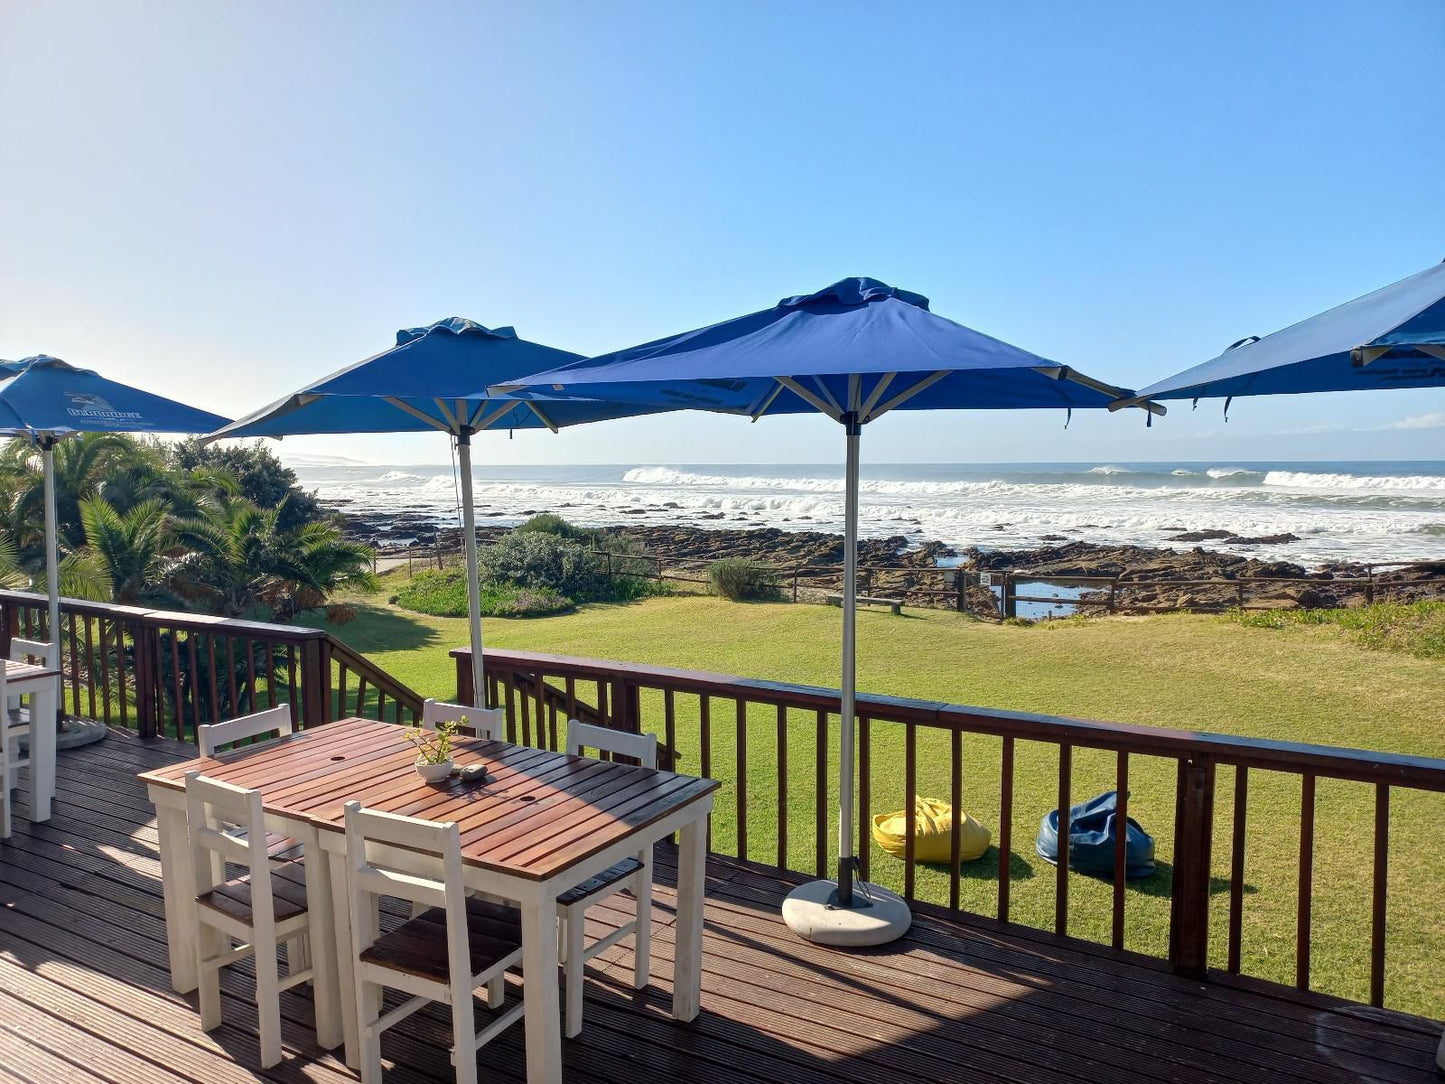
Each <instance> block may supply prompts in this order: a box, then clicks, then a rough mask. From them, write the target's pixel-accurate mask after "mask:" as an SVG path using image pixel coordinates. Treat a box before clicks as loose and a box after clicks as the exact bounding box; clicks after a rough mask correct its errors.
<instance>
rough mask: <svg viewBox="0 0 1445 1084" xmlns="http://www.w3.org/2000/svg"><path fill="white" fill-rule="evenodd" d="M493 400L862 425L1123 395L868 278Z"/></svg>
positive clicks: (519, 386) (570, 370)
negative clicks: (905, 415)
mask: <svg viewBox="0 0 1445 1084" xmlns="http://www.w3.org/2000/svg"><path fill="white" fill-rule="evenodd" d="M495 390H497V391H507V392H516V393H521V394H525V393H528V392H531V393H547V392H553V393H572V394H576V395H586V396H588V397H591V398H595V399H604V400H613V401H640V402H647V403H654V404H658V405H666V406H671V407H697V408H700V409H703V410H716V411H722V412H725V413H732V414H746V415H749V416H750V417H754V418H757V417H761V416H762V415H763V414H801V413H812V412H817V411H821V412H822V413H824V414H827V415H828V416H829V417H831V418H833V419H834V420H841V419H842V417H843V415H845V414H848V413H853V414H855V415H856V417H857V421H858V422H859V424H863V423H866V422H869V421H872V420H873V419H874V418H877V417H879V416H880V415H882V414H884V413H886V412H887V411H889V410H895V409H907V410H957V409H969V410H1018V409H1023V408H1027V407H1064V408H1072V407H1076V406H1078V407H1098V406H1105V405H1107V403H1108V401H1109V400H1110V399H1111V398H1114V397H1117V392H1118V389H1117V388H1114V387H1112V386H1111V385H1108V384H1103V383H1101V382H1099V381H1096V380H1093V379H1091V378H1089V377H1086V376H1084V375H1083V374H1081V373H1078V372H1075V371H1074V370H1073V369H1070V368H1069V367H1068V366H1067V365H1061V364H1059V363H1058V362H1056V361H1050V360H1048V359H1047V358H1042V357H1039V356H1038V355H1037V354H1032V353H1030V352H1029V351H1027V350H1023V349H1021V348H1019V347H1017V346H1011V345H1009V344H1008V343H1006V342H1001V341H1000V340H998V339H995V338H992V337H990V336H988V335H985V334H983V333H982V332H980V331H974V330H973V329H972V328H968V327H964V326H963V325H962V324H957V323H954V322H953V321H952V320H948V319H945V318H944V317H942V316H938V315H936V314H934V313H932V312H930V311H929V308H928V298H926V297H924V296H922V295H921V294H915V293H910V292H909V291H907V290H900V289H898V288H896V287H893V286H889V285H887V284H885V283H882V282H879V281H878V280H877V279H870V278H851V279H843V280H842V281H841V282H835V283H834V284H833V285H831V286H829V287H827V288H826V289H823V290H819V291H818V292H817V293H814V294H806V295H801V296H798V297H788V298H784V299H783V300H782V301H780V302H778V303H777V304H776V305H774V306H773V307H772V308H769V309H763V310H762V311H760V312H754V313H750V314H748V315H747V316H740V317H738V318H737V319H734V320H727V321H724V322H723V323H720V324H713V325H711V326H710V327H705V328H700V329H698V330H696V331H687V332H684V333H682V334H681V335H673V336H671V337H669V338H666V339H658V340H656V341H655V342H650V343H644V344H643V345H641V346H634V347H631V348H629V349H627V350H619V351H616V352H615V353H611V354H604V355H602V356H600V357H595V358H590V359H587V360H583V361H575V362H571V363H569V364H567V365H564V366H561V367H560V368H556V369H553V370H551V371H548V372H540V373H537V374H535V375H532V376H529V377H527V378H525V379H523V380H516V381H510V382H507V383H506V384H504V385H501V386H499V387H496V389H495Z"/></svg>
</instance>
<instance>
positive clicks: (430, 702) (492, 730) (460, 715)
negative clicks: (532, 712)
mask: <svg viewBox="0 0 1445 1084" xmlns="http://www.w3.org/2000/svg"><path fill="white" fill-rule="evenodd" d="M505 722H506V717H505V714H504V713H503V711H502V709H501V708H475V707H472V706H471V705H470V704H452V703H448V702H447V701H445V700H434V699H432V698H430V697H428V698H427V699H426V700H425V701H423V702H422V706H421V727H422V729H423V730H435V729H436V728H437V724H438V723H459V724H461V729H462V732H463V733H466V734H471V735H472V737H474V738H483V739H486V740H487V741H493V740H496V739H497V738H498V737H500V736H501V733H502V724H503V723H505Z"/></svg>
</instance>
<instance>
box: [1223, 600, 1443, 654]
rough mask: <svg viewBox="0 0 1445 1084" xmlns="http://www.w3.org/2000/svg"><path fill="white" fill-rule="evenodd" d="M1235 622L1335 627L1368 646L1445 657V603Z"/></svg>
mask: <svg viewBox="0 0 1445 1084" xmlns="http://www.w3.org/2000/svg"><path fill="white" fill-rule="evenodd" d="M1235 620H1237V621H1238V622H1239V623H1240V624H1242V625H1247V626H1249V627H1251V628H1260V629H1284V628H1292V627H1294V626H1296V625H1334V626H1336V627H1337V628H1341V629H1344V630H1345V631H1346V632H1347V633H1349V634H1350V636H1351V638H1352V639H1354V640H1355V641H1356V642H1357V643H1359V644H1362V645H1363V646H1365V647H1371V648H1376V649H1379V650H1385V651H1398V652H1402V653H1404V654H1407V655H1414V656H1416V657H1417V658H1422V659H1439V658H1445V602H1380V603H1376V604H1375V605H1373V606H1359V607H1355V608H1353V609H1339V610H1252V611H1248V612H1246V613H1243V614H1239V615H1237V616H1236V617H1235Z"/></svg>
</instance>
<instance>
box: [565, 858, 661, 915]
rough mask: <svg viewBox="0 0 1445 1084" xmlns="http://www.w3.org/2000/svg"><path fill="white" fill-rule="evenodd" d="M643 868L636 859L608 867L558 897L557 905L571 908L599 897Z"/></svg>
mask: <svg viewBox="0 0 1445 1084" xmlns="http://www.w3.org/2000/svg"><path fill="white" fill-rule="evenodd" d="M641 868H642V863H641V862H639V861H638V860H637V859H635V858H624V859H623V860H622V861H621V862H618V863H617V864H616V865H615V866H608V867H607V868H606V869H604V870H603V871H602V872H601V873H599V874H597V876H595V877H589V878H587V880H585V881H583V882H582V883H581V884H580V885H578V886H577V887H576V888H569V889H568V890H567V891H566V892H563V893H562V894H561V895H560V896H558V897H557V904H558V906H560V907H570V906H572V904H574V903H581V902H582V901H583V900H585V899H588V898H589V897H591V896H595V895H597V894H598V893H599V892H602V891H604V890H605V889H608V888H611V887H612V886H613V885H615V884H616V883H617V882H618V881H625V880H627V878H629V877H631V876H632V875H633V874H634V873H636V872H637V871H638V870H640V869H641Z"/></svg>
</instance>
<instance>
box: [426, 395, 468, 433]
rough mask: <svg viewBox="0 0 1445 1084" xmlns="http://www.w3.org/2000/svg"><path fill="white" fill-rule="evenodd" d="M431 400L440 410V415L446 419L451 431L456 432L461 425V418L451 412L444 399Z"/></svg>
mask: <svg viewBox="0 0 1445 1084" xmlns="http://www.w3.org/2000/svg"><path fill="white" fill-rule="evenodd" d="M432 402H433V403H435V404H436V405H437V409H438V410H440V411H441V412H442V417H443V418H445V419H446V420H447V425H448V426H449V427H450V428H451V431H452V432H453V433H455V432H458V431H459V430H460V429H461V427H462V423H461V419H460V418H458V417H457V416H456V415H455V414H453V413H452V408H451V407H449V406H447V401H446V400H445V399H433V400H432Z"/></svg>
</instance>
